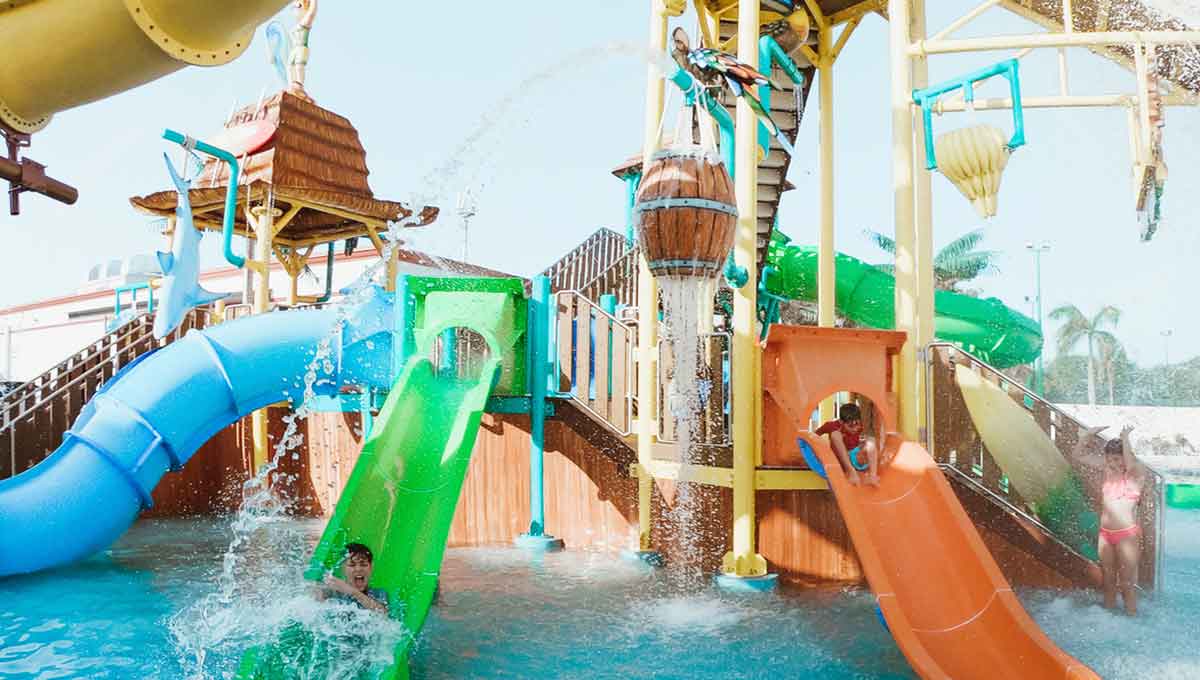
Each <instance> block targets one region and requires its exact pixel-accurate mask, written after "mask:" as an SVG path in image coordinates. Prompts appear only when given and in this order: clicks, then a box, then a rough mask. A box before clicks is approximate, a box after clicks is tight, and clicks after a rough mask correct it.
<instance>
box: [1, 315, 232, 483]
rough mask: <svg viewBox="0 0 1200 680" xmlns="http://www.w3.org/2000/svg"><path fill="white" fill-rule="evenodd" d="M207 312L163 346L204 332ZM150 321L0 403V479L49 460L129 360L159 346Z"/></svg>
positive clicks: (119, 332)
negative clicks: (191, 333)
mask: <svg viewBox="0 0 1200 680" xmlns="http://www.w3.org/2000/svg"><path fill="white" fill-rule="evenodd" d="M207 321H208V312H207V311H205V310H192V311H191V312H189V313H188V315H187V316H186V317H184V320H183V323H182V324H180V326H179V329H178V330H176V331H175V332H173V333H171V334H170V335H169V336H167V337H166V338H164V340H163V343H162V344H166V343H169V342H172V341H174V340H177V339H179V338H181V337H183V335H184V334H185V333H187V332H188V331H189V330H191V329H193V328H203V327H204V326H205V325H206V322H207ZM153 327H154V317H153V316H151V315H149V314H143V315H141V316H138V317H136V318H135V319H133V320H132V321H130V322H128V323H126V324H124V325H122V326H121V327H120V328H117V329H116V330H114V331H113V332H111V333H109V334H107V335H105V336H104V337H102V338H100V339H99V340H97V341H95V342H93V343H91V344H90V345H88V346H87V347H85V348H83V349H81V350H79V351H78V352H76V353H75V354H72V355H71V356H70V357H68V358H67V359H66V360H64V361H62V362H60V363H59V364H58V365H56V366H54V367H52V368H51V369H50V370H48V371H46V372H44V373H42V374H41V375H39V376H37V377H36V378H34V379H33V380H30V381H29V382H26V383H23V384H22V385H20V386H19V387H17V388H15V389H14V390H12V391H11V392H9V393H8V394H6V395H4V397H3V398H2V399H0V479H3V478H6V477H11V476H13V475H15V474H18V473H20V472H22V471H24V470H26V469H28V468H30V467H33V466H34V465H36V464H37V463H39V462H41V461H42V460H43V459H44V458H45V457H46V456H48V455H50V453H52V452H53V451H54V450H55V449H56V448H58V446H59V444H61V443H62V436H63V433H64V432H66V431H67V428H69V427H70V426H71V424H72V423H74V422H75V419H76V418H77V417H78V416H79V413H80V411H82V410H83V406H84V404H86V403H87V402H88V400H90V399H91V398H92V396H94V395H95V394H96V392H97V391H98V390H99V389H100V387H101V386H102V385H104V383H105V382H107V381H108V380H109V379H110V378H112V377H113V375H115V374H116V373H117V371H119V370H121V369H122V368H123V367H125V366H126V365H128V364H129V363H130V362H132V361H133V360H134V359H137V358H138V357H139V356H141V355H143V354H145V353H146V352H148V351H150V350H151V349H154V348H155V347H158V346H159V342H158V341H157V340H155V339H154V334H153Z"/></svg>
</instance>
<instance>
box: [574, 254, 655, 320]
mask: <svg viewBox="0 0 1200 680" xmlns="http://www.w3.org/2000/svg"><path fill="white" fill-rule="evenodd" d="M640 257H641V251H640V250H639V249H638V248H636V247H635V248H629V249H628V250H626V251H625V253H624V254H623V255H621V257H619V258H617V259H616V260H614V261H613V262H612V264H611V265H609V267H608V269H605V270H604V271H602V272H600V274H599V275H598V276H596V277H595V278H594V279H592V280H591V281H589V282H588V283H587V284H585V285H584V286H583V287H582V288H580V289H579V292H580V294H581V295H583V296H584V297H586V298H587V299H589V300H596V301H599V300H600V298H601V296H604V295H612V296H613V297H615V298H616V299H617V303H618V304H621V305H625V306H626V307H637V303H638V299H637V279H638V259H639V258H640Z"/></svg>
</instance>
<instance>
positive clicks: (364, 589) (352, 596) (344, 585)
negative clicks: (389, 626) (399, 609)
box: [316, 543, 388, 614]
mask: <svg viewBox="0 0 1200 680" xmlns="http://www.w3.org/2000/svg"><path fill="white" fill-rule="evenodd" d="M374 561H375V557H374V555H372V554H371V549H370V548H368V547H367V546H365V545H363V544H362V543H347V544H346V557H345V558H343V559H342V573H343V574H345V575H346V578H345V580H343V579H340V578H338V577H336V576H334V575H333V574H326V575H325V578H324V580H323V581H322V583H324V584H325V587H324V588H320V589H318V590H317V593H316V597H317V599H318V600H324V599H326V598H328V597H333V598H334V599H338V600H344V601H350V602H353V603H355V604H357V605H358V606H360V607H363V608H364V609H370V610H371V611H376V612H380V613H382V614H387V613H388V605H387V602H388V596H387V592H385V591H383V590H380V589H379V588H372V587H370V582H371V570H372V569H373V568H374Z"/></svg>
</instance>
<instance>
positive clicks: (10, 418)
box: [0, 310, 197, 431]
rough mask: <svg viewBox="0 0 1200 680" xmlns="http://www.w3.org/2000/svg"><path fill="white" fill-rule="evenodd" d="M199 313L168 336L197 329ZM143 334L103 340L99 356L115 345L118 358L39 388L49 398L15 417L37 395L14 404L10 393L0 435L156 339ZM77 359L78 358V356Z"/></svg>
mask: <svg viewBox="0 0 1200 680" xmlns="http://www.w3.org/2000/svg"><path fill="white" fill-rule="evenodd" d="M196 312H197V310H192V313H191V314H189V316H188V319H189V321H190V323H186V324H184V325H182V326H181V327H180V328H179V329H178V330H177V331H176V332H174V333H172V335H171V336H168V337H169V338H171V339H177V338H178V337H179V336H180V335H182V333H183V332H185V331H186V330H187V329H191V328H195V327H196V323H195V319H196V316H197V314H196ZM147 318H150V317H149V315H142V316H139V317H138V320H139V321H144V320H145V319H147ZM129 325H132V324H127V326H126V327H128V326H129ZM143 330H145V333H143V334H142V335H140V336H137V337H133V338H132V339H131V338H130V336H131V335H133V334H132V333H126V334H125V335H122V336H120V337H116V338H113V337H112V335H113V334H110V335H108V336H105V338H104V339H102V340H101V341H97V343H96V344H99V343H101V342H104V344H103V345H102V346H100V347H99V348H97V352H96V354H99V353H102V352H103V351H105V350H112V349H113V347H114V345H116V346H117V348H116V352H115V353H114V354H112V355H111V356H106V357H102V358H101V361H99V362H97V363H96V364H95V365H93V366H90V367H88V368H86V369H85V370H84V371H83V372H82V373H80V374H78V375H75V376H73V377H71V378H70V379H69V380H68V381H67V382H66V383H65V384H57V385H52V384H46V385H41V386H39V391H40V390H50V391H49V392H48V393H47V394H39V395H37V396H36V401H34V402H33V403H32V404H29V405H28V406H25V407H24V408H23V409H22V410H20V411H19V412H18V413H17V414H16V415H15V416H14V415H12V411H13V407H17V408H22V406H23V402H25V401H27V400H28V399H29V397H30V396H34V395H22V396H19V397H18V398H16V399H12V400H10V399H8V397H9V395H12V394H14V393H15V392H16V390H14V391H13V392H10V393H9V395H5V397H6V398H5V401H4V402H3V404H0V411H2V412H3V414H4V420H3V424H2V425H0V431H3V430H4V429H7V428H10V427H12V426H13V425H14V424H16V423H19V422H21V421H22V420H24V419H25V417H26V416H28V415H29V414H31V413H33V412H34V411H37V410H38V409H40V408H41V407H43V406H45V405H46V404H48V403H50V402H52V401H54V400H56V399H58V398H59V397H61V396H62V395H63V394H64V393H66V392H67V391H68V390H70V389H71V388H73V387H76V386H78V385H79V384H80V383H81V382H84V381H85V379H87V378H91V377H93V376H94V375H95V374H96V373H97V372H102V371H103V369H105V368H108V367H109V366H111V364H112V360H113V359H118V360H119V359H120V357H121V355H122V354H123V353H125V352H127V351H128V350H129V349H133V348H134V346H136V345H137V344H138V343H140V342H143V341H146V340H152V338H153V335H152V333H151V331H150V329H149V327H147V328H145V329H143ZM105 340H107V342H105ZM153 342H154V344H157V341H153ZM122 344H124V345H127V347H120V345H122ZM95 346H96V345H93V347H95ZM139 355H140V353H139ZM74 356H78V353H77V354H76V355H74ZM92 356H94V355H89V358H91V357H92ZM136 358H137V355H135V356H133V357H130V358H129V359H128V360H132V359H136ZM64 364H68V362H63V363H61V364H58V365H57V366H55V367H54V368H55V369H57V368H60V367H62V366H63V365H64ZM51 370H54V369H51ZM43 375H45V374H43ZM58 377H59V376H55V377H54V378H51V379H50V380H51V381H53V380H55V379H57V378H58ZM25 384H29V383H25ZM17 389H20V388H19V387H18V388H17Z"/></svg>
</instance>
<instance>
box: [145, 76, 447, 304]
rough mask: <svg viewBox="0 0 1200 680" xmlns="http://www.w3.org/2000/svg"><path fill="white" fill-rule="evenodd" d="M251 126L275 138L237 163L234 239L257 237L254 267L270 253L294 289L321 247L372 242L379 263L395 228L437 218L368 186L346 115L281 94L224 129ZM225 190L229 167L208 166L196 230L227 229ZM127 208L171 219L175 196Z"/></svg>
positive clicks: (198, 193) (200, 180)
mask: <svg viewBox="0 0 1200 680" xmlns="http://www.w3.org/2000/svg"><path fill="white" fill-rule="evenodd" d="M255 121H267V122H268V123H269V124H272V125H274V126H275V133H274V135H273V137H272V138H271V139H270V141H268V142H267V143H266V144H265V145H263V146H262V147H261V148H259V149H257V150H255V151H254V152H253V153H250V154H249V155H248V156H245V157H243V158H240V159H239V164H240V166H241V167H240V174H241V176H240V178H239V180H238V185H239V188H238V204H237V214H236V215H235V218H234V232H235V233H236V234H237V235H239V236H244V237H246V238H247V239H256V240H257V242H256V254H255V256H254V258H255V259H256V260H257V261H258V262H260V263H261V262H265V261H266V260H269V259H270V256H271V255H272V254H274V255H275V256H276V257H277V258H278V259H279V261H280V262H281V263H283V265H284V267H285V268H286V269H287V271H288V273H289V275H290V276H291V277H292V280H293V282H294V281H295V279H296V277H298V276H299V275H300V272H302V271H303V269H304V265H305V264H306V262H307V259H308V256H309V255H310V254H311V253H312V250H313V248H314V247H315V246H317V245H319V244H322V243H329V242H331V241H338V240H343V239H354V238H358V237H366V238H368V239H370V240H371V243H372V244H373V245H374V246H375V248H376V250H378V251H379V254H380V256H381V257H382V256H383V255H384V254H385V252H386V248H385V245H384V240H385V239H386V238H387V237H386V234H385V232H386V231H387V225H388V223H389V222H395V221H401V220H403V221H404V222H405V223H406V225H407V226H422V225H426V224H429V223H430V222H432V221H433V220H434V219H436V218H437V214H438V210H437V208H433V207H429V206H424V207H421V208H420V210H419V211H418V212H417V214H416V215H414V214H413V209H411V208H409V207H407V206H405V205H404V204H402V203H399V202H396V201H388V200H382V199H379V198H376V197H375V195H374V193H373V192H372V191H371V187H370V185H369V184H368V182H367V177H368V174H369V171H368V169H367V161H366V151H365V150H364V149H363V146H362V143H361V142H360V141H359V137H358V131H357V130H355V129H354V126H353V125H351V124H350V121H349V120H347V119H346V118H344V117H342V116H339V115H337V114H336V113H334V112H332V111H329V110H328V109H324V108H322V107H320V106H318V105H316V104H314V103H312V102H310V101H307V100H305V99H302V98H301V97H298V96H296V95H294V94H292V93H290V92H287V91H284V92H280V93H278V94H276V95H274V96H272V97H269V98H268V99H266V100H264V101H263V102H262V103H261V104H260V105H255V106H247V107H245V108H243V109H241V110H239V111H238V112H236V113H235V114H234V115H233V116H232V117H231V118H230V120H229V122H228V123H226V126H225V127H226V129H227V130H231V129H234V128H237V127H239V126H242V125H246V124H249V123H252V122H255ZM228 183H229V169H228V167H226V166H225V164H224V163H221V162H219V161H216V160H209V161H208V162H207V163H206V164H205V166H204V168H203V170H202V171H201V172H200V174H199V176H198V177H197V179H196V180H195V181H194V182H193V185H192V189H191V191H190V192H189V198H190V200H191V204H192V211H193V215H194V220H195V224H196V226H197V227H199V228H202V229H210V230H215V231H219V230H220V229H221V228H222V220H223V219H224V201H225V191H226V187H227V186H228ZM130 202H131V203H132V204H133V205H134V207H135V208H137V209H139V210H141V211H143V212H147V213H150V214H152V215H159V216H164V217H167V218H168V219H170V218H172V217H173V215H174V211H175V203H176V193H175V191H173V190H170V191H160V192H157V193H153V194H149V195H146V196H137V197H133V198H131V199H130ZM248 266H251V267H255V265H254V264H248ZM294 288H295V285H294V283H293V289H294ZM294 302H295V301H293V303H294ZM259 311H265V310H259Z"/></svg>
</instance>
